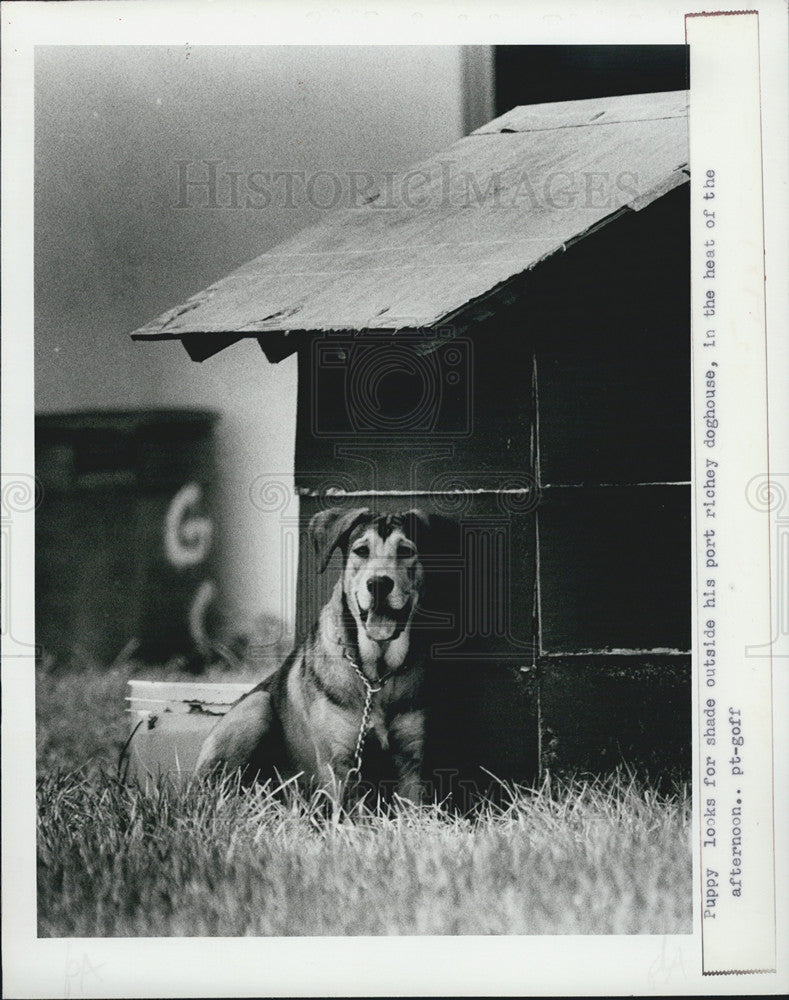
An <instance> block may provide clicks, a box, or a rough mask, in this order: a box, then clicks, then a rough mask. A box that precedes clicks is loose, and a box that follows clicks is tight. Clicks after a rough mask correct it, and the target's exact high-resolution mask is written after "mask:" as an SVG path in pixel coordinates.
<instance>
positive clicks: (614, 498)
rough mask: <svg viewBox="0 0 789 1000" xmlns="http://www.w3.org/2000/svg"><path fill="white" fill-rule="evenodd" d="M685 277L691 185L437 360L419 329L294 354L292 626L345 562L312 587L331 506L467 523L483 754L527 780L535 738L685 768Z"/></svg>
mask: <svg viewBox="0 0 789 1000" xmlns="http://www.w3.org/2000/svg"><path fill="white" fill-rule="evenodd" d="M688 278H689V216H688V188H687V185H684V186H682V187H681V188H679V189H676V190H675V191H673V192H671V193H670V194H669V195H666V196H665V197H663V198H661V199H659V200H658V201H656V202H654V203H653V204H652V205H651V206H649V207H648V208H646V209H644V210H643V211H641V212H638V213H635V212H630V213H627V214H625V215H624V216H623V217H622V218H620V219H618V220H616V221H614V222H612V223H611V224H610V225H609V226H607V227H605V228H604V229H603V230H601V231H599V232H597V233H594V234H592V235H590V236H588V237H587V238H585V239H584V240H582V241H580V242H579V243H576V244H575V245H573V246H570V247H569V248H567V249H566V250H565V251H564V252H563V253H560V254H556V255H555V256H554V257H553V258H551V259H550V260H549V261H547V262H545V263H544V264H542V265H540V266H539V267H537V268H536V269H535V270H534V272H532V273H530V274H528V275H526V276H524V277H523V278H522V279H521V280H520V281H519V282H518V284H517V286H513V287H511V288H509V289H508V290H507V298H506V300H505V298H504V297H503V296H501V297H499V298H498V299H497V300H494V299H491V301H490V303H489V304H488V305H489V313H490V314H489V316H488V318H487V319H485V320H484V321H482V322H479V323H477V324H476V325H474V326H471V327H469V328H468V329H462V328H459V329H452V328H448V329H446V330H444V331H439V332H440V335H441V337H440V340H439V346H438V347H437V349H435V350H433V351H432V352H431V353H429V354H426V355H423V354H421V353H420V352H421V351H423V350H424V347H425V344H424V338H425V334H424V333H423V334H420V333H419V331H415V332H412V333H408V334H406V335H396V336H394V337H392V335H390V334H387V335H381V334H368V335H357V336H356V337H355V338H354V337H350V336H342V335H341V334H336V335H327V336H323V337H317V336H316V337H315V338H314V339H313V340H312V341H311V342H309V343H307V344H306V345H305V346H304V347H303V348H302V350H301V351H300V358H299V404H298V406H299V411H298V422H297V444H296V483H297V486H298V488H299V490H300V492H301V494H302V496H301V514H300V522H301V532H300V536H301V549H300V552H301V558H300V563H299V584H298V598H297V629H298V630H304V629H305V628H306V627H307V626H308V624H309V622H310V621H311V620H312V619H313V618H314V615H315V613H316V610H317V608H318V607H319V605H320V603H321V601H322V600H323V599H324V595H325V587H326V586H327V585H328V584H330V583H331V582H333V579H332V575H333V578H336V572H337V569H336V567H333V568H332V569H330V571H327V577H328V578H329V579H326V580H325V581H320V582H319V583H317V584H316V577H315V575H314V560H313V558H312V556H311V554H310V553H309V551H308V547H307V543H306V541H305V529H306V526H307V524H308V521H309V518H310V516H311V515H312V513H314V512H315V511H316V510H318V509H320V508H321V507H326V506H332V505H342V506H373V507H382V508H385V509H400V510H402V509H406V508H408V507H412V506H417V505H419V506H423V507H425V508H427V509H430V510H434V511H437V512H442V513H447V514H450V515H453V516H455V518H456V519H457V520H458V522H459V524H460V528H461V530H460V539H461V548H460V551H459V553H457V556H458V568H457V588H458V590H457V593H458V595H460V597H459V598H458V600H459V603H458V604H457V611H458V616H459V617H458V620H457V621H456V623H455V628H456V631H457V633H458V636H460V635H462V637H463V638H462V643H461V644H460V645H461V646H462V647H463V648H464V649H466V648H467V649H468V650H469V651H470V652H471V655H472V658H471V659H469V660H465V661H463V663H464V671H465V674H464V676H463V683H464V684H465V685H466V687H467V690H468V691H473V697H474V720H475V722H474V725H473V728H474V731H475V733H476V734H477V736H476V738H477V739H478V740H479V741H480V747H481V746H482V745H483V744H484V745H485V747H489V750H490V756H488V757H485V759H486V760H493V759H494V757H495V760H496V761H497V762H498V764H499V766H500V767H502V768H503V767H504V765H505V763H508V764H509V772H510V774H512V776H515V774H514V772H517V771H518V769H520V768H522V769H523V770H522V773H521V774H520V775H519V776H521V777H525V778H528V777H531V776H532V775H531V771H530V769H529V768H530V763H533V761H534V759H535V758H534V754H535V753H536V750H537V748H539V751H540V755H541V763H542V766H547V767H550V768H551V769H552V770H553V771H562V772H567V771H572V770H575V769H588V770H593V771H599V770H608V769H609V768H610V767H611V766H614V765H615V764H617V763H623V762H626V763H628V764H629V765H631V766H635V767H641V768H644V769H646V770H649V771H650V772H651V773H652V774H653V775H654V773H655V772H656V771H657V772H659V773H666V772H672V773H674V774H676V773H689V766H690V745H691V732H690V655H689V649H690V596H691V580H690V482H689V480H690V321H689V281H688ZM453 334H454V337H452V335H453ZM431 335H435V331H432V332H431ZM433 346H434V345H433ZM480 532H482V535H484V536H485V537H486V538H487V537H490V538H493V537H494V536H495V537H496V538H498V539H500V542H490V543H489V542H485V543H483V542H482V541H481V538H482V535H480ZM485 533H488V534H487V535H486V534H485ZM497 544H499V545H500V548H499V549H496V545H497ZM486 546H489V547H488V548H487V549H486ZM483 551H487V552H488V553H489V555H488V558H487V559H482V560H481V559H480V554H481V553H482V552H483ZM494 552H498V553H499V555H498V560H499V561H498V562H497V561H496V558H497V557H494V555H493V553H494ZM485 623H487V624H485ZM491 623H492V624H491ZM528 637H532V646H533V655H532V654H531V652H530V647H529V646H528ZM513 639H515V640H517V642H516V644H515V645H514V646H513V645H512V640H513ZM456 642H460V640H459V639H458V638H457V637H456ZM520 642H524V643H525V645H523V646H521V645H518V643H520ZM458 648H460V647H458ZM474 657H476V660H474ZM505 675H506V676H507V677H508V678H510V677H511V678H512V679H511V680H508V682H507V684H505V685H504V686H503V687H502V688H499V689H497V690H495V691H494V686H495V685H494V684H493V681H492V680H491V679H492V678H494V677H499V676H505ZM453 676H455V677H457V678H460V676H461V674H460V673H454V674H453ZM469 677H471V678H473V684H472V683H471V681H470V680H469ZM510 685H512V686H510ZM515 691H517V695H516V694H515V693H514V692H515ZM538 695H539V696H538ZM453 696H454V697H462V695H453ZM538 703H539V704H538ZM446 711H447V713H450V712H452V711H454V709H452V708H450V703H449V702H447V703H446ZM513 714H514V715H515V716H517V717H519V718H520V722H517V721H516V722H513ZM483 716H484V717H485V718H487V723H488V725H489V730H488V731H487V732H486V733H484V734H482V732H481V730H482V729H483V728H484V726H483V724H482V722H481V718H482V717H483ZM524 747H528V748H530V749H529V750H528V751H527V752H526V753H524V749H523V748H524ZM468 752H469V754H471V755H472V756H473V755H474V754H480V755H482V756H484V754H483V751H482V749H480V748H475V749H474V750H471V749H469V750H468ZM485 766H488V765H487V764H486V765H485ZM490 770H494V773H497V772H495V768H492V767H491V768H490ZM498 773H501V772H498Z"/></svg>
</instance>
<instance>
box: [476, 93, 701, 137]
mask: <svg viewBox="0 0 789 1000" xmlns="http://www.w3.org/2000/svg"><path fill="white" fill-rule="evenodd" d="M687 113H688V92H687V91H686V90H674V91H667V92H665V93H659V94H627V95H625V96H621V97H593V98H591V99H589V100H585V101H562V102H556V103H551V104H527V105H521V106H520V107H517V108H512V109H511V110H510V111H507V112H506V113H505V114H503V115H500V116H499V117H498V118H494V119H493V121H490V122H487V123H486V124H485V125H483V126H481V128H478V129H477V130H476V131H475V132H473V133H472V134H473V135H485V134H487V133H490V132H534V131H542V130H544V129H556V128H577V127H578V126H580V125H597V126H600V125H613V124H621V123H623V122H634V121H646V120H647V119H652V120H655V119H658V118H685V117H687Z"/></svg>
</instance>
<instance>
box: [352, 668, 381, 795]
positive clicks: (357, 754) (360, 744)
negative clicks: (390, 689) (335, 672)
mask: <svg viewBox="0 0 789 1000" xmlns="http://www.w3.org/2000/svg"><path fill="white" fill-rule="evenodd" d="M345 659H346V660H347V661H348V662H349V663H350V665H351V666H352V667H353V669H354V670H355V671H356V676H357V677H358V678H359V680H360V681H361V682H362V684H364V710H363V711H362V724H361V726H360V727H359V735H358V736H357V737H356V749H355V750H354V755H353V756H354V765H353V768H352V769H351V770H353V771H356V774H357V776H359V777H361V773H362V750H363V749H364V741H365V738H366V736H367V726H368V724H369V722H370V710H371V709H372V704H373V695H374V694H377V693H378V692H379V691H380V690H382V688H383V684H381V686H380V687H373V686H372V684H371V683H370V681H369V680H368V678H367V676H366V675H365V674H364V672H363V671H362V669H361V667H360V666H359V665H358V663H356V662H355V661H354V660H353V658H352V657H351V655H350V654H349V652H348V650H345ZM384 679H385V678H384Z"/></svg>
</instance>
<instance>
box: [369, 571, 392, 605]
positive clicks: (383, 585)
mask: <svg viewBox="0 0 789 1000" xmlns="http://www.w3.org/2000/svg"><path fill="white" fill-rule="evenodd" d="M393 587H394V580H393V579H392V578H391V576H371V577H370V578H369V580H368V581H367V589H368V590H369V591H370V593H371V594H372V595H373V598H374V599H375V600H376V601H382V600H383V599H384V598H385V597H388V596H389V594H391V593H392V589H393Z"/></svg>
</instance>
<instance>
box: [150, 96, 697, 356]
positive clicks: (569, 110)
mask: <svg viewBox="0 0 789 1000" xmlns="http://www.w3.org/2000/svg"><path fill="white" fill-rule="evenodd" d="M687 180H688V130H687V92H686V91H676V92H671V93H658V94H636V95H631V96H626V97H607V98H600V99H594V100H585V101H568V102H562V103H558V104H536V105H530V106H525V107H518V108H513V109H512V110H511V111H508V112H507V113H506V114H505V115H502V116H501V117H499V118H496V119H494V120H493V121H491V122H489V123H488V124H487V125H483V126H482V128H479V129H477V130H476V131H475V132H472V133H471V135H469V136H466V137H465V138H463V139H460V140H459V141H458V142H456V143H454V145H452V146H450V147H449V148H448V149H446V150H444V151H442V152H441V153H438V154H436V155H435V156H433V157H431V158H430V159H428V160H425V161H424V162H423V163H420V164H418V165H417V166H415V167H414V168H412V169H411V170H409V171H403V172H402V173H400V174H398V175H395V176H394V177H393V178H390V179H387V182H386V183H385V184H383V185H382V186H381V187H380V188H379V189H377V191H376V192H375V193H371V194H370V195H369V196H367V198H366V200H364V201H363V203H361V204H359V205H355V206H354V207H347V208H341V209H337V210H335V211H332V212H327V214H326V217H325V218H324V219H323V220H322V221H320V222H318V223H317V224H316V225H313V226H310V227H308V228H307V229H304V230H302V231H301V232H300V233H298V234H297V235H296V236H294V237H293V238H292V239H289V240H286V241H285V242H283V243H280V244H278V245H277V246H275V247H273V248H272V249H271V250H268V251H267V252H266V253H264V254H262V255H261V256H260V257H257V258H255V259H254V260H252V261H250V262H249V263H248V264H245V265H244V266H243V267H240V268H238V270H236V271H233V272H232V273H231V274H229V275H228V276H227V277H225V278H222V279H221V280H220V281H217V282H216V283H215V284H213V285H211V286H209V287H208V288H206V289H204V290H203V291H201V292H198V293H197V294H196V295H193V296H192V298H190V299H189V300H188V301H187V302H185V303H184V304H183V305H180V306H177V307H176V308H174V309H171V310H169V311H168V312H166V313H164V314H163V315H161V316H159V317H158V318H157V319H155V320H153V321H152V322H150V323H148V324H146V325H145V326H143V327H141V328H140V329H139V330H137V331H136V332H135V333H134V334H132V337H133V338H134V339H140V340H171V339H178V340H181V341H182V342H183V343H184V346H185V347H186V349H187V350H188V351H189V354H190V355H191V357H192V358H194V359H195V360H203V359H204V358H207V357H210V356H211V355H212V354H215V353H216V352H217V351H219V350H221V349H222V348H223V347H226V346H227V345H228V344H231V343H234V342H235V341H237V340H240V339H241V338H243V337H256V338H258V340H259V342H260V345H261V347H262V348H263V350H264V351H265V352H266V354H267V356H268V357H269V358H270V359H271V360H279V359H280V358H282V357H285V356H286V355H287V354H290V353H292V351H293V350H294V349H295V346H296V345H295V338H294V337H293V335H294V334H298V333H309V332H316V331H317V332H326V331H335V330H336V331H345V332H357V331H363V330H376V331H378V330H380V331H391V332H396V331H398V330H403V329H421V330H425V329H430V328H435V327H440V326H442V325H444V324H450V323H451V324H452V326H453V328H454V330H455V331H456V332H459V331H461V330H463V329H466V328H467V327H468V326H469V325H470V324H471V323H473V322H474V321H475V320H478V319H480V318H483V317H484V316H488V315H490V314H491V311H492V310H493V309H494V308H495V304H496V301H497V298H498V297H499V296H503V297H509V296H511V294H512V284H513V281H514V280H515V279H516V278H518V277H519V276H520V275H523V274H524V272H526V271H529V270H531V269H532V268H533V267H535V265H537V264H539V263H540V262H541V261H543V260H545V259H546V258H548V257H550V256H551V255H552V254H554V253H556V252H557V251H559V250H563V249H565V248H566V247H567V246H568V245H569V244H571V243H574V242H576V241H577V240H580V239H583V238H584V237H585V236H587V235H589V234H590V233H592V232H594V231H595V230H596V229H598V228H599V227H600V226H603V225H606V224H608V223H609V222H611V221H612V220H614V219H616V218H617V217H618V216H620V215H621V214H622V213H624V212H629V211H639V210H640V209H642V208H644V207H645V206H647V205H649V204H650V203H651V202H653V201H655V199H657V198H659V197H661V196H662V195H664V194H666V193H667V192H668V191H670V190H671V189H672V188H674V187H676V186H677V185H679V184H682V183H684V182H685V181H687ZM357 200H358V201H359V202H361V201H362V199H361V198H359V199H357Z"/></svg>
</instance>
